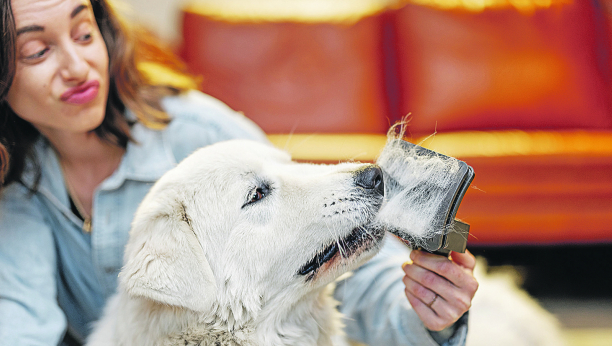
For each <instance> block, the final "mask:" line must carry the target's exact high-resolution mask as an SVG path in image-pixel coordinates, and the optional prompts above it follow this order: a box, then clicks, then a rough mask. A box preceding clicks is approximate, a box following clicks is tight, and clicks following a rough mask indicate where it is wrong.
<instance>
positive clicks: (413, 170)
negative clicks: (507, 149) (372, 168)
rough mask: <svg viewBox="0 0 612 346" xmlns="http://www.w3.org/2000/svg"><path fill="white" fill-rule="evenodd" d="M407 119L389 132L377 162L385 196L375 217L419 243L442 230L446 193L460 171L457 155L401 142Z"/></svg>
mask: <svg viewBox="0 0 612 346" xmlns="http://www.w3.org/2000/svg"><path fill="white" fill-rule="evenodd" d="M405 132H406V122H400V123H397V124H395V125H394V126H392V127H391V128H390V129H389V132H388V133H387V144H386V145H385V147H384V148H383V150H382V152H381V154H380V156H379V157H378V159H377V161H376V163H377V164H378V165H379V166H380V167H381V169H382V170H383V174H384V183H385V200H384V202H383V206H382V208H381V210H380V211H379V213H378V216H377V218H376V221H377V223H379V224H381V225H383V226H384V227H386V228H387V230H388V231H390V232H391V233H394V234H395V235H397V236H399V237H400V238H402V239H404V240H407V241H408V242H409V243H410V245H411V246H413V247H420V246H423V245H424V244H425V241H426V239H428V238H430V237H432V236H434V235H436V234H440V233H443V232H444V231H445V229H444V227H447V228H451V227H452V222H451V223H449V224H448V225H445V222H446V220H445V218H446V217H447V213H446V210H447V209H448V205H444V200H445V196H446V195H447V194H448V189H449V188H451V186H452V184H453V182H454V180H455V179H456V178H455V175H456V174H457V172H458V171H459V168H460V166H459V161H458V160H457V159H454V158H451V157H448V156H444V155H437V154H436V153H434V152H431V151H427V152H425V151H421V150H417V149H416V148H412V149H410V150H407V149H406V147H405V146H403V145H402V143H401V142H402V141H401V140H402V139H403V138H404V136H405Z"/></svg>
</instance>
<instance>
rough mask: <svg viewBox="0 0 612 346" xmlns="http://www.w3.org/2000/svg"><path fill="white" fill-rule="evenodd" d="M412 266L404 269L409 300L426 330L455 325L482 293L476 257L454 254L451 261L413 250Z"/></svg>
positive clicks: (467, 253)
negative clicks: (476, 277)
mask: <svg viewBox="0 0 612 346" xmlns="http://www.w3.org/2000/svg"><path fill="white" fill-rule="evenodd" d="M410 258H411V259H412V263H410V262H408V263H405V264H404V265H403V266H402V268H403V269H404V272H405V273H406V275H405V276H404V279H403V281H404V284H405V285H406V289H405V292H406V297H408V301H409V302H410V304H411V305H412V307H413V308H414V310H415V312H416V313H417V315H419V317H420V318H421V320H422V321H423V324H424V325H425V327H427V328H428V329H429V330H432V331H441V330H443V329H444V328H446V327H449V326H451V325H453V323H455V322H456V321H457V320H458V319H459V318H460V317H461V316H463V314H464V313H466V312H467V311H468V309H469V308H470V306H471V305H472V298H474V294H475V293H476V290H477V289H478V282H477V281H476V279H475V278H474V275H473V271H474V266H475V265H476V259H475V258H474V255H472V254H471V253H470V252H468V251H466V253H458V252H451V256H450V258H447V257H444V256H440V255H434V254H430V253H427V252H424V251H418V250H413V251H412V253H411V254H410Z"/></svg>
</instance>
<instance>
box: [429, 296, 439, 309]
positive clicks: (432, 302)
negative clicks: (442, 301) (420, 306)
mask: <svg viewBox="0 0 612 346" xmlns="http://www.w3.org/2000/svg"><path fill="white" fill-rule="evenodd" d="M438 297H439V296H438V295H437V294H436V295H435V296H434V298H433V299H432V301H431V303H429V304H427V306H428V307H429V308H430V309H431V306H432V305H433V304H434V303H435V302H436V300H438Z"/></svg>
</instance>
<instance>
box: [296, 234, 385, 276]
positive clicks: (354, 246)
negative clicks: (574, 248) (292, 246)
mask: <svg viewBox="0 0 612 346" xmlns="http://www.w3.org/2000/svg"><path fill="white" fill-rule="evenodd" d="M384 234H385V232H384V230H383V229H382V228H380V227H374V226H359V227H356V228H354V229H353V231H352V232H351V233H350V234H349V235H348V236H346V237H344V238H341V239H339V240H337V241H334V242H333V243H332V244H330V245H329V246H328V247H326V248H325V249H323V250H322V251H320V252H319V253H317V254H316V255H315V256H314V258H313V259H311V260H310V261H309V262H308V263H306V264H305V265H304V266H302V268H300V270H299V271H298V274H299V275H302V276H309V277H308V278H309V279H311V278H312V277H313V276H314V274H315V273H316V272H317V270H318V269H319V268H321V267H322V266H323V265H324V264H325V263H327V262H329V261H331V260H332V259H333V258H335V257H336V256H338V255H339V256H341V258H344V259H347V258H349V257H351V256H353V255H355V254H357V253H362V252H364V251H367V250H369V249H370V248H372V247H374V246H375V245H376V244H378V243H379V242H380V241H381V240H382V238H383V237H384Z"/></svg>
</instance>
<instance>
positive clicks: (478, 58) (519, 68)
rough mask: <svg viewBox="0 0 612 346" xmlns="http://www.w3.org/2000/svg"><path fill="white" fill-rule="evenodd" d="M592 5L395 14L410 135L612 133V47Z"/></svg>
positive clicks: (411, 8) (413, 8)
mask: <svg viewBox="0 0 612 346" xmlns="http://www.w3.org/2000/svg"><path fill="white" fill-rule="evenodd" d="M594 4H595V2H593V1H568V2H563V1H562V2H558V4H556V5H555V4H554V2H553V5H552V6H551V7H550V8H538V9H534V10H533V11H532V12H531V13H524V12H520V11H518V10H516V9H514V8H499V9H498V8H494V9H484V10H483V11H480V12H471V11H468V10H466V9H463V10H460V9H454V10H441V9H437V8H431V7H426V6H417V5H407V6H405V7H403V8H402V9H400V10H399V11H398V12H397V17H396V22H395V27H396V35H397V38H396V45H397V54H398V59H397V60H398V67H397V68H398V71H399V79H400V81H399V84H400V85H401V88H402V89H401V90H400V93H401V96H400V99H401V102H402V105H401V109H400V112H399V114H395V118H398V117H401V116H404V115H405V114H408V113H412V120H411V131H413V132H414V133H420V134H429V133H432V132H434V131H435V130H437V131H439V132H441V131H457V130H489V129H508V128H519V129H572V128H612V105H611V100H612V98H611V97H610V95H611V92H612V89H611V85H610V83H612V74H611V72H612V71H611V61H612V59H611V58H610V42H609V35H608V33H607V27H606V25H605V23H606V20H605V18H604V14H603V13H602V10H601V9H600V8H595V6H594Z"/></svg>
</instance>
